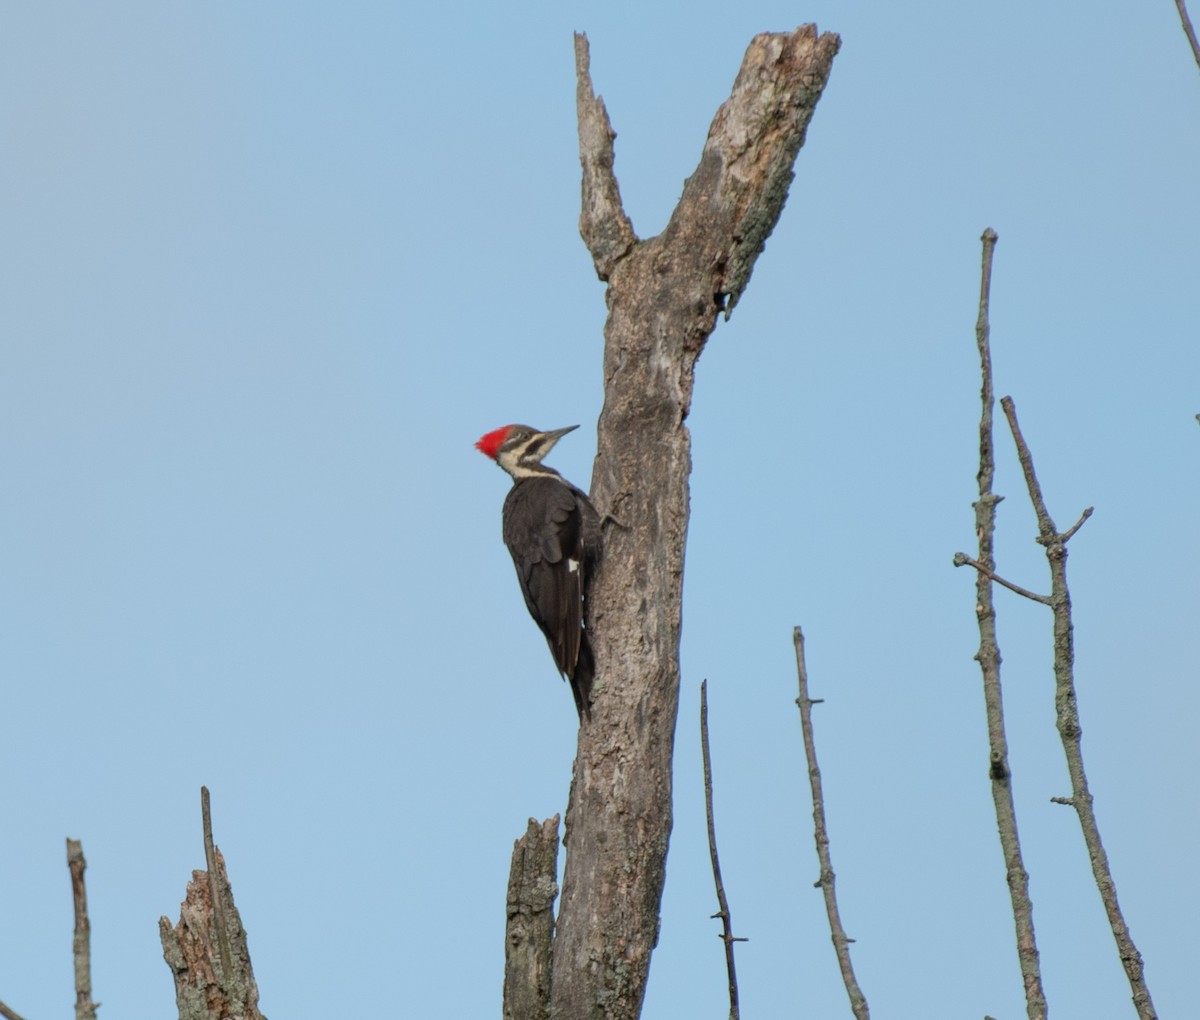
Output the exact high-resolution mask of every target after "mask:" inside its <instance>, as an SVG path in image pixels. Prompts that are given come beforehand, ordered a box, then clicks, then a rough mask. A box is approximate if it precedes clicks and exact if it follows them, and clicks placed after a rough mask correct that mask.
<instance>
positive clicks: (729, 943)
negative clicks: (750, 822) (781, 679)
mask: <svg viewBox="0 0 1200 1020" xmlns="http://www.w3.org/2000/svg"><path fill="white" fill-rule="evenodd" d="M700 752H701V755H702V756H703V758H704V813H705V817H706V818H707V819H708V854H709V856H710V857H711V858H712V870H713V883H714V884H715V885H716V887H717V906H718V908H719V913H716V914H713V917H719V918H720V919H721V925H722V929H723V930H722V934H721V940H722V941H723V942H724V943H725V971H726V973H727V974H728V975H729V1020H738V1016H739V1015H740V1014H739V1012H738V986H737V969H736V968H735V967H734V965H733V944H734V943H735V942H745V941H746V939H739V938H734V937H733V918H732V917H731V916H730V913H729V901H728V900H727V899H726V898H725V883H724V882H722V881H721V863H720V861H719V860H718V859H717V829H716V825H715V824H714V822H713V793H712V757H711V755H710V753H709V749H708V681H707V680H703V681H701V683H700Z"/></svg>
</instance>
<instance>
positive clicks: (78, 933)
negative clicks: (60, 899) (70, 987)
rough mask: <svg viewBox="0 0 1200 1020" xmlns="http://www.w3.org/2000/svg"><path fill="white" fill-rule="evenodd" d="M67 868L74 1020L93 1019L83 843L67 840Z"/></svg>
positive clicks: (89, 933)
mask: <svg viewBox="0 0 1200 1020" xmlns="http://www.w3.org/2000/svg"><path fill="white" fill-rule="evenodd" d="M67 868H68V869H69V870H70V872H71V899H72V901H73V902H74V904H75V938H74V940H73V942H72V947H71V948H72V953H71V955H72V956H73V957H74V960H75V1020H96V1009H97V1007H98V1006H99V1005H100V1004H99V1003H97V1002H93V1001H92V922H91V920H90V919H89V918H88V908H87V884H86V883H85V882H84V880H83V873H84V872H85V871H86V870H87V861H86V860H85V859H84V856H83V844H82V843H81V842H80V841H79V840H77V839H69V838H68V840H67Z"/></svg>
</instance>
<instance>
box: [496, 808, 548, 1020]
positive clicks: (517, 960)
mask: <svg viewBox="0 0 1200 1020" xmlns="http://www.w3.org/2000/svg"><path fill="white" fill-rule="evenodd" d="M557 896H558V815H555V816H554V817H553V818H548V819H546V821H544V822H542V823H541V824H540V825H539V824H538V823H537V822H535V821H534V820H533V819H532V818H531V819H529V827H528V828H527V829H526V830H525V835H524V836H522V837H521V838H520V839H518V840H517V841H516V842H515V843H514V844H513V856H512V867H511V869H510V870H509V873H508V925H507V928H506V929H505V935H506V938H505V940H504V1020H546V1017H548V1016H549V1015H550V943H551V940H552V937H553V935H554V900H555V898H556V897H557Z"/></svg>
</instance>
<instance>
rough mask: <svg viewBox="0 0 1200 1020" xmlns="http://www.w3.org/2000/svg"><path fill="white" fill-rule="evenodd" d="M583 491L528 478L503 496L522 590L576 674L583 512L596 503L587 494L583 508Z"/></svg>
mask: <svg viewBox="0 0 1200 1020" xmlns="http://www.w3.org/2000/svg"><path fill="white" fill-rule="evenodd" d="M581 497H582V494H581V493H580V494H577V493H576V491H575V490H574V488H573V487H572V486H570V485H568V484H566V483H565V482H564V481H562V480H561V479H558V478H553V477H545V478H523V479H520V480H519V481H517V482H516V483H515V484H514V485H513V487H512V490H511V491H510V492H509V494H508V498H507V499H506V500H505V501H504V544H505V545H507V546H508V551H509V552H510V553H512V558H513V565H514V566H515V567H516V570H517V580H518V581H519V582H520V585H521V594H522V595H524V596H525V605H526V606H527V607H528V608H529V613H530V615H531V616H532V617H533V618H534V620H536V621H537V625H538V626H539V627H541V629H542V633H543V634H545V635H546V642H547V644H549V646H550V653H551V655H553V656H554V662H555V664H556V665H557V666H558V669H559V672H560V673H562V674H563V675H565V676H567V677H568V678H573V677H574V674H575V669H576V665H577V664H578V663H579V660H580V645H581V643H582V641H583V594H584V588H585V585H586V578H585V570H586V568H587V566H588V564H587V562H586V561H585V554H584V541H583V537H584V527H585V522H584V513H585V512H586V511H590V510H591V505H590V504H587V502H586V497H582V498H583V500H584V505H585V506H586V510H584V509H582V508H581V506H580V498H581ZM593 513H594V511H593ZM576 699H577V700H578V692H577V693H576Z"/></svg>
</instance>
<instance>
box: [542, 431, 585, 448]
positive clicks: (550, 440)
mask: <svg viewBox="0 0 1200 1020" xmlns="http://www.w3.org/2000/svg"><path fill="white" fill-rule="evenodd" d="M577 428H579V426H578V425H568V426H567V427H566V428H565V429H553V430H552V431H550V432H543V433H542V438H543V439H544V440H545V441H546V450H547V452H549V451H550V450H552V449H553V448H554V444H555V443H557V442H558V441H559V440H560V439H562V437H563V436H565V435H566V434H567V433H568V432H574V431H575V430H576V429H577Z"/></svg>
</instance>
